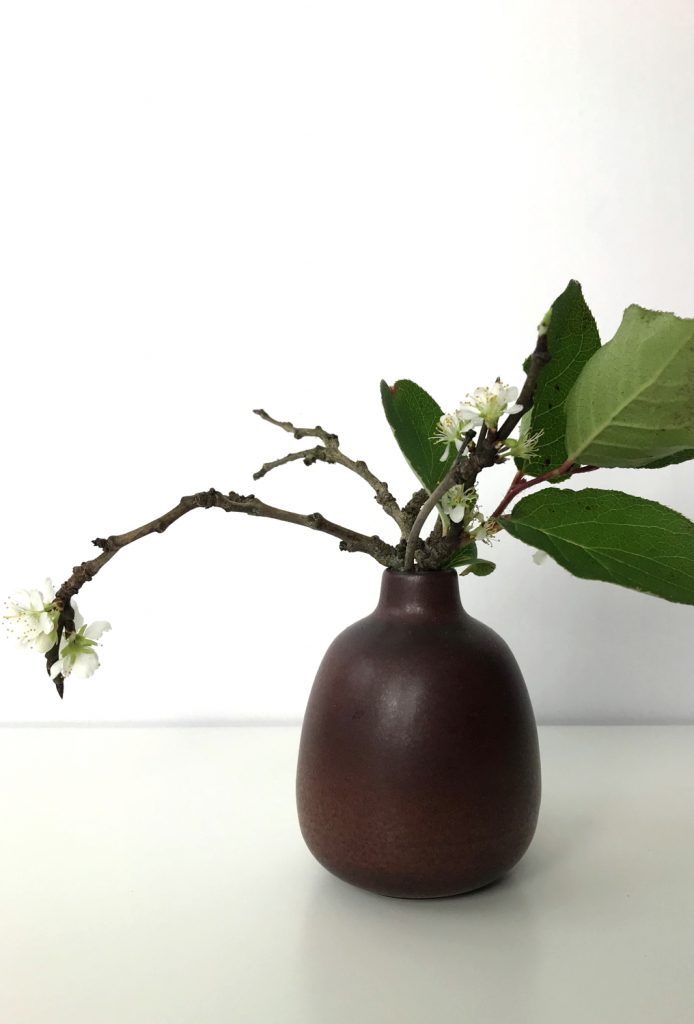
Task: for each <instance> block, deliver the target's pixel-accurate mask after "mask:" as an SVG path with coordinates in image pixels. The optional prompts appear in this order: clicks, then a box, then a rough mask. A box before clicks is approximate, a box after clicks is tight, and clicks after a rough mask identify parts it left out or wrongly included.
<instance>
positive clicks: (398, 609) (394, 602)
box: [376, 569, 465, 621]
mask: <svg viewBox="0 0 694 1024" xmlns="http://www.w3.org/2000/svg"><path fill="white" fill-rule="evenodd" d="M376 614H377V615H384V616H391V615H397V616H399V617H412V618H431V619H436V620H438V621H441V620H445V619H451V620H455V619H461V618H463V617H464V616H465V610H464V609H463V606H462V604H461V601H460V587H459V585H458V574H457V572H456V571H455V569H442V570H439V571H436V572H394V571H393V570H391V569H386V571H385V572H384V573H383V578H382V581H381V596H380V599H379V602H378V605H377V607H376Z"/></svg>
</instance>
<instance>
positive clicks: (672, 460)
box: [641, 448, 694, 469]
mask: <svg viewBox="0 0 694 1024" xmlns="http://www.w3.org/2000/svg"><path fill="white" fill-rule="evenodd" d="M690 459H694V448H683V449H682V451H681V452H676V453H675V455H666V456H665V458H663V459H656V460H655V462H647V463H646V465H645V466H641V469H662V468H663V466H675V465H677V463H679V462H689V460H690Z"/></svg>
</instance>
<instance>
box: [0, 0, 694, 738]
mask: <svg viewBox="0 0 694 1024" xmlns="http://www.w3.org/2000/svg"><path fill="white" fill-rule="evenodd" d="M0 93H1V95H2V97H3V100H2V107H1V111H0V138H1V139H2V148H3V157H2V161H1V162H0V176H1V179H2V180H1V182H0V218H1V226H0V261H1V264H0V280H1V281H2V302H1V303H0V328H1V334H2V338H3V357H2V364H1V367H2V371H1V372H2V405H1V408H0V417H1V419H2V428H3V430H4V458H3V469H4V477H3V483H4V488H3V502H2V508H3V519H4V523H3V525H4V529H3V531H2V535H1V538H0V544H1V551H0V592H7V593H9V592H11V591H12V590H14V589H15V588H16V587H18V586H31V585H35V584H36V583H39V582H40V581H41V580H42V579H43V578H44V576H45V575H47V574H48V575H51V576H52V577H53V578H54V580H55V581H56V582H60V581H61V580H62V579H64V578H65V577H66V576H67V575H68V574H69V572H70V570H71V567H72V566H73V565H74V564H76V563H77V562H78V561H81V560H82V559H84V558H86V557H91V555H92V554H94V553H95V550H96V549H94V548H91V546H90V543H89V542H90V539H91V538H92V537H94V536H96V535H104V534H108V533H111V532H120V531H123V530H126V529H130V528H132V527H134V526H137V525H140V524H141V523H143V522H145V521H147V520H148V519H150V518H152V517H153V516H155V515H157V514H159V513H161V512H163V511H165V510H166V509H167V508H169V507H171V506H172V505H173V504H175V502H176V501H177V500H178V498H179V496H180V495H181V494H183V493H189V492H191V491H194V490H198V489H201V488H206V487H209V486H215V487H219V488H222V489H227V490H228V489H236V490H240V491H253V490H255V491H257V493H258V494H260V495H261V496H262V497H264V498H265V499H266V500H268V501H270V502H275V503H279V504H284V505H285V506H287V507H289V508H292V509H296V510H299V511H305V512H310V511H313V510H314V509H315V508H320V509H321V510H322V511H323V512H325V513H326V514H328V515H331V516H332V517H334V518H336V519H338V520H340V521H343V522H346V523H348V524H351V525H353V526H354V527H355V528H358V529H362V530H365V531H366V532H374V531H376V530H384V531H385V532H386V533H388V529H389V521H388V520H386V519H385V518H384V517H383V516H382V513H381V512H380V510H379V509H378V508H377V507H376V506H375V504H374V502H373V501H372V500H371V497H370V493H369V491H368V490H367V489H366V487H365V486H364V485H363V484H362V483H361V482H360V481H359V480H357V479H356V478H351V477H349V475H347V474H343V473H342V471H341V470H340V469H339V468H337V467H326V466H321V465H318V466H315V467H313V468H311V469H305V468H304V467H303V466H302V465H301V464H299V465H293V466H289V467H285V468H283V469H280V470H278V471H277V473H276V474H275V475H273V476H270V477H268V478H267V479H265V480H263V481H261V482H259V483H258V484H255V485H254V484H253V482H252V481H251V474H252V472H253V470H254V469H256V468H257V467H258V466H259V465H260V464H261V463H262V462H263V461H264V460H266V459H268V458H271V457H276V456H278V455H281V454H283V453H284V452H285V451H288V450H289V449H290V448H291V447H292V444H293V442H292V439H291V438H289V437H288V436H286V435H282V434H281V433H280V432H278V431H275V430H274V429H273V428H272V427H270V426H268V425H266V424H263V423H261V422H260V421H258V420H256V418H255V417H253V415H252V414H251V409H252V408H253V407H254V406H257V405H264V406H265V407H266V408H267V409H268V410H270V411H271V412H272V413H273V414H274V415H276V416H279V417H281V418H284V417H290V418H293V419H294V420H295V422H297V423H299V424H313V423H315V422H320V423H321V424H323V425H324V426H325V427H327V428H328V429H331V430H336V431H338V432H339V433H340V435H341V438H342V439H343V443H344V447H345V449H346V450H347V451H348V452H349V453H352V454H354V455H355V456H356V457H365V458H367V459H368V461H369V463H370V464H371V465H372V467H373V468H374V469H376V471H377V472H379V473H381V474H383V475H384V476H385V477H386V479H387V480H388V481H389V483H390V484H391V486H392V487H393V489H394V490H395V491H396V493H397V494H398V495H406V494H409V493H410V491H411V489H412V488H413V485H414V481H413V479H411V478H410V475H409V470H408V469H407V467H406V465H405V464H404V463H403V462H402V460H401V457H400V454H399V452H398V450H397V448H396V446H395V444H394V442H393V439H392V437H391V434H390V431H389V429H388V427H387V425H386V424H385V421H384V419H383V416H382V412H381V409H380V402H379V395H378V382H379V379H380V378H381V377H382V376H385V377H387V378H388V379H390V380H392V379H395V378H397V377H403V376H411V377H413V378H415V379H416V380H418V381H419V382H420V383H421V384H422V385H424V386H425V387H427V388H428V389H429V390H430V391H431V392H432V393H433V394H434V395H435V396H436V397H437V398H438V400H439V401H440V402H441V403H442V405H444V407H446V406H447V407H451V406H453V405H454V404H455V403H456V402H458V401H459V400H460V399H461V398H462V396H463V395H464V393H465V392H466V391H467V390H469V389H471V388H472V387H474V386H476V385H478V384H482V383H489V382H491V380H493V378H494V377H495V376H496V375H497V374H501V376H502V378H503V379H504V380H507V381H508V382H517V383H520V377H521V374H520V362H521V360H522V358H523V356H524V355H525V354H526V353H527V352H528V350H529V349H530V347H532V344H533V341H534V327H535V324H536V323H537V321H538V318H539V316H540V315H541V314H542V313H544V311H545V309H546V307H547V305H548V304H549V303H550V301H551V300H552V299H553V298H554V297H555V296H556V295H557V294H558V293H559V292H560V291H561V290H562V289H563V288H564V286H565V284H566V282H567V280H568V279H569V278H570V277H577V278H578V279H579V280H581V281H582V283H583V286H584V290H585V293H586V296H587V298H588V301H589V303H590V304H591V306H592V308H593V311H594V313H595V315H596V318H597V320H598V324H599V326H600V329H601V333H602V336H603V339H604V340H607V339H608V338H609V337H611V335H612V333H613V332H614V330H615V328H616V326H617V324H618V322H619V320H620V318H621V313H622V310H623V308H624V307H625V306H626V305H627V304H629V303H630V302H633V301H636V302H639V303H641V304H643V305H646V306H651V307H655V308H662V309H667V310H674V311H676V312H678V313H679V314H680V315H688V316H694V288H693V285H692V281H693V279H692V253H693V250H692V238H693V232H694V196H693V191H692V184H691V182H692V167H694V133H693V130H692V109H693V103H694V7H693V6H692V4H691V3H689V2H688V0H663V2H661V3H660V4H659V5H655V4H652V3H645V2H631V3H626V2H613V3H605V2H604V0H588V2H586V0H584V2H583V3H581V4H576V3H569V2H568V0H551V2H550V0H542V2H538V0H535V2H530V0H525V2H505V3H500V2H493V3H489V2H488V3H485V4H471V3H467V4H464V3H430V4H421V3H407V2H402V0H399V2H397V3H396V2H386V0H368V2H365V3H361V2H352V3H349V4H347V3H339V4H338V3H335V2H317V3H296V2H294V3H292V2H290V3H286V2H258V0H256V2H253V3H240V2H235V3H228V2H219V3H209V2H207V3H206V2H200V0H196V2H195V3H163V2H156V0H137V2H134V3H133V2H123V3H120V4H118V5H115V6H114V5H105V4H93V3H88V2H84V3H78V2H75V0H63V2H62V3H60V4H53V3H46V2H31V0H25V2H24V3H22V4H19V3H15V4H10V5H5V7H4V8H3V15H2V25H0ZM509 472H510V470H509V471H508V472H507V471H505V470H497V471H496V472H495V473H494V474H491V473H487V474H486V478H487V479H486V482H485V485H484V497H485V498H486V507H487V509H488V510H489V509H490V507H491V502H492V501H493V500H494V498H495V497H497V496H498V495H500V494H501V493H502V492H503V490H504V489H505V486H506V483H507V480H506V477H507V475H508V473H509ZM601 477H602V478H601V479H600V480H598V479H597V477H592V478H590V479H586V483H588V482H589V483H590V484H591V485H593V486H595V485H600V486H615V487H622V488H624V489H625V490H628V491H632V492H633V493H637V494H642V495H644V496H647V497H650V498H655V499H658V500H661V501H663V502H664V503H666V504H670V505H672V506H673V507H675V508H677V509H679V510H680V511H682V512H684V513H686V514H688V515H689V516H690V517H694V488H693V487H692V482H693V480H694V466H693V465H692V464H689V465H684V466H677V467H673V468H670V469H668V470H663V471H659V472H651V473H647V472H642V473H640V474H639V473H636V472H631V471H623V472H617V471H614V472H608V471H604V472H603V474H601ZM578 485H579V484H578V483H577V486H578ZM495 557H496V559H497V561H498V563H499V568H498V571H497V572H496V574H495V575H493V576H491V577H489V578H487V579H479V580H477V579H473V580H471V581H467V580H465V581H463V595H464V602H465V604H466V606H467V607H468V609H469V610H470V611H471V612H473V613H474V614H475V615H477V616H478V617H480V618H482V619H484V620H486V621H487V622H489V623H490V624H491V625H493V626H494V627H495V628H496V629H497V630H498V631H499V632H501V633H502V635H504V636H505V637H506V639H507V640H508V641H509V642H510V643H511V645H512V647H513V648H514V650H515V652H516V654H517V657H518V659H519V661H520V663H521V665H522V667H523V670H524V672H525V675H526V678H527V681H528V684H529V688H530V690H531V694H532V697H533V700H534V703H535V707H536V710H537V713H538V717H539V718H540V719H541V720H544V721H624V720H626V721H632V720H639V721H641V720H656V721H669V720H673V719H682V720H689V721H693V720H694V682H693V681H692V678H691V677H692V665H693V658H692V653H691V652H692V647H691V630H692V611H691V608H687V607H683V606H678V605H671V604H668V603H666V602H660V601H658V600H656V599H655V598H649V597H645V596H641V595H638V594H635V593H632V592H629V591H626V590H622V589H619V588H616V587H610V586H608V585H606V584H599V583H595V584H593V583H586V582H582V581H579V580H575V579H573V578H572V577H570V576H569V575H567V574H566V573H564V572H563V571H562V570H561V569H559V568H558V567H557V566H555V565H553V564H547V563H546V564H545V565H544V566H543V567H539V568H538V567H536V566H535V565H534V564H533V562H532V560H531V552H530V549H529V548H526V547H524V546H522V545H518V544H517V543H516V542H514V541H513V540H511V538H505V539H504V540H503V541H502V542H501V543H499V544H498V545H497V547H496V552H495ZM379 577H380V570H379V569H378V567H377V566H376V565H375V563H374V564H372V563H371V562H370V561H369V560H368V559H366V558H365V557H364V556H360V555H346V554H341V553H340V552H339V551H338V550H337V544H336V542H333V541H332V540H330V539H328V538H325V537H322V536H317V535H313V534H310V533H308V531H301V530H298V529H296V528H293V527H291V526H285V525H281V524H274V523H270V522H259V521H255V520H252V519H248V518H245V517H240V516H239V517H231V516H228V515H224V514H223V513H221V512H219V511H216V510H215V511H209V512H202V511H200V512H196V513H194V514H192V515H190V516H189V517H188V518H186V519H184V520H182V521H181V522H180V523H178V524H176V525H175V526H174V527H173V528H172V529H171V531H170V532H169V533H167V534H166V535H164V536H161V537H160V536H155V537H151V538H148V539H147V540H145V541H143V542H141V543H139V544H137V545H136V546H134V547H132V548H130V549H128V550H126V551H124V552H122V553H121V554H120V555H119V556H118V557H117V558H116V559H114V561H113V562H112V563H111V564H110V565H109V566H108V567H107V568H106V569H105V570H104V571H103V573H102V574H101V575H100V576H99V577H98V579H96V580H95V581H94V582H93V583H92V584H90V585H89V586H88V587H86V588H85V589H84V591H83V594H82V600H81V607H82V610H83V611H84V613H85V615H86V616H87V617H88V618H89V619H93V618H108V619H110V620H111V621H112V623H113V632H112V633H110V634H108V635H107V636H106V637H105V639H104V645H103V659H102V660H103V668H102V669H101V670H100V672H99V673H98V674H97V675H96V676H95V677H94V678H93V679H91V680H88V681H85V682H80V681H77V680H75V681H74V682H72V681H71V682H70V684H69V686H68V689H67V694H66V699H65V701H64V702H63V703H61V702H60V701H59V700H58V699H57V697H56V696H55V693H54V691H53V690H52V686H51V685H50V684H49V682H48V680H47V678H46V677H45V675H44V672H43V667H42V659H41V658H40V657H39V656H38V655H34V654H28V653H25V652H17V651H16V650H15V648H14V647H13V646H11V645H10V644H8V643H3V644H2V645H1V646H0V660H1V664H0V679H1V682H0V719H2V720H5V721H17V720H31V721H38V720H45V721H52V722H56V721H82V720H90V721H94V720H104V719H113V720H124V721H132V720H151V719H167V720H181V719H192V720H200V719H218V718H219V719H238V718H253V719H269V720H277V719H284V718H298V717H299V716H300V715H301V713H302V709H303V706H304V703H305V700H306V697H307V694H308V690H309V687H310V684H311V681H312V678H313V675H314V672H315V669H316V666H317V663H318V661H319V659H320V656H321V654H322V652H323V650H324V648H325V647H326V646H327V644H328V642H329V641H330V640H331V639H332V637H333V635H334V634H335V633H336V632H337V631H338V630H340V629H341V628H342V627H343V626H345V625H347V624H348V623H349V622H351V621H352V620H354V619H355V618H357V617H360V616H361V615H362V614H365V613H366V612H368V611H369V610H370V609H371V607H372V606H373V604H374V603H375V599H376V594H377V589H378V586H379Z"/></svg>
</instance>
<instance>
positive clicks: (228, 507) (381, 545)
mask: <svg viewBox="0 0 694 1024" xmlns="http://www.w3.org/2000/svg"><path fill="white" fill-rule="evenodd" d="M196 508H221V509H223V510H224V511H225V512H243V513H245V514H246V515H249V516H259V517H261V518H265V519H278V520H279V521H280V522H284V523H293V524H294V525H295V526H305V527H307V528H308V529H310V530H317V531H318V532H320V533H327V534H329V535H330V536H331V537H337V538H338V539H339V541H340V550H342V551H361V552H363V553H364V554H367V555H371V557H372V558H375V559H376V561H377V562H379V563H380V564H381V565H383V566H385V567H386V568H389V569H396V568H399V566H400V558H399V557H398V554H397V551H396V549H395V548H394V547H392V546H391V545H390V544H386V542H385V541H383V540H381V538H380V537H376V536H373V537H367V536H366V535H365V534H362V533H357V532H356V531H354V530H350V529H348V528H347V527H346V526H341V525H339V524H338V523H333V522H331V521H330V520H329V519H326V518H325V516H323V515H321V514H320V512H312V513H310V514H309V515H301V514H299V513H297V512H289V511H287V510H286V509H282V508H275V507H274V506H272V505H266V504H265V502H263V501H260V499H259V498H256V497H255V495H253V494H248V495H243V494H236V493H234V491H230V492H229V493H228V494H223V493H222V492H221V491H217V490H215V489H214V488H210V490H208V491H199V492H198V493H197V494H190V495H187V496H185V497H183V498H181V500H180V501H179V503H178V504H177V505H176V506H174V508H172V509H170V510H169V511H168V512H165V513H164V515H161V516H158V517H157V518H156V519H153V520H152V521H151V522H149V523H145V525H144V526H139V527H137V528H136V529H135V530H130V531H129V532H128V533H121V534H112V535H111V536H109V537H97V538H95V540H93V541H92V543H93V544H95V545H96V547H98V548H101V549H102V550H101V554H99V555H97V556H96V557H95V558H91V559H89V560H88V561H86V562H82V563H81V564H80V565H77V566H75V567H74V569H73V570H72V575H71V576H70V577H69V578H68V579H67V580H66V581H65V583H63V584H62V586H61V587H59V588H58V590H57V591H56V594H55V601H54V604H55V606H56V607H57V608H58V609H59V611H60V615H59V618H58V626H57V639H56V641H55V644H54V645H53V647H51V649H50V650H49V651H47V652H46V664H47V669H48V672H49V674H50V672H51V669H52V668H53V666H54V665H55V663H56V662H57V660H58V657H59V650H60V641H61V637H62V636H63V634H66V635H70V634H72V633H74V632H75V619H74V611H73V608H72V604H71V601H72V598H73V597H75V596H76V595H77V594H78V593H79V591H80V590H81V588H82V587H83V586H84V584H85V583H88V582H89V581H90V580H92V579H94V577H95V576H96V574H97V573H98V572H99V571H100V570H101V569H103V567H104V566H105V565H106V564H107V562H110V560H111V559H112V558H113V556H114V555H115V554H116V553H117V552H118V551H120V550H121V548H124V547H127V546H128V545H129V544H132V543H133V542H134V541H136V540H140V539H141V538H142V537H147V536H149V535H150V534H152V533H163V532H164V531H165V530H167V529H168V528H169V526H171V525H172V523H175V522H176V520H177V519H180V518H181V517H182V516H184V515H186V513H188V512H191V511H192V510H193V509H196ZM54 681H55V684H56V689H57V690H58V694H59V695H60V696H61V697H62V695H63V677H62V675H60V674H58V675H56V676H55V678H54Z"/></svg>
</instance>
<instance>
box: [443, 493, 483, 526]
mask: <svg viewBox="0 0 694 1024" xmlns="http://www.w3.org/2000/svg"><path fill="white" fill-rule="evenodd" d="M476 504H477V491H476V490H475V489H474V488H468V489H467V490H466V489H465V488H464V487H463V485H462V484H456V485H455V486H454V487H451V488H450V489H449V490H448V491H446V493H445V494H444V496H443V497H442V499H441V508H442V509H443V511H444V512H445V514H446V515H447V516H448V518H449V519H450V520H451V522H453V523H460V522H463V521H465V520H466V519H468V518H469V517H470V515H471V514H472V512H473V510H474V509H475V506H476Z"/></svg>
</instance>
